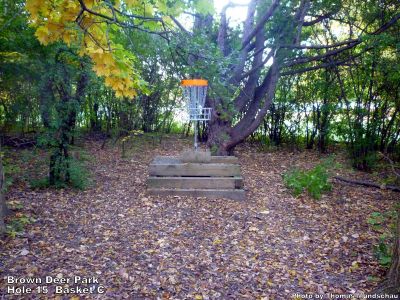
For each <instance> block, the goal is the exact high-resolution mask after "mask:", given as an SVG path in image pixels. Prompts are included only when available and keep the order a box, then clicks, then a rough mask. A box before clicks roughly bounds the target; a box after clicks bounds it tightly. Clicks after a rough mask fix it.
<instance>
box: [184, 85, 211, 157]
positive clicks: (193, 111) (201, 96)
mask: <svg viewBox="0 0 400 300" xmlns="http://www.w3.org/2000/svg"><path fill="white" fill-rule="evenodd" d="M181 86H182V89H183V96H184V98H185V100H186V104H187V111H188V114H189V121H194V149H195V150H197V148H198V145H197V122H198V121H208V120H210V119H211V108H210V107H204V104H205V101H206V95H207V86H208V82H207V80H204V79H185V80H182V81H181Z"/></svg>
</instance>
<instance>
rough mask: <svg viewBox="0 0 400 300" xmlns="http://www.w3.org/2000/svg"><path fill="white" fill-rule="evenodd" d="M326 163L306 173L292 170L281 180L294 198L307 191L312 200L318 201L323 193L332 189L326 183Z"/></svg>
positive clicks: (327, 177)
mask: <svg viewBox="0 0 400 300" xmlns="http://www.w3.org/2000/svg"><path fill="white" fill-rule="evenodd" d="M328 179H329V174H328V163H327V162H323V163H321V164H318V165H317V166H315V167H314V168H312V169H311V170H308V171H304V170H299V169H293V170H291V171H289V172H287V173H285V174H284V175H283V180H284V182H285V185H286V187H287V188H289V189H290V190H291V191H292V193H293V195H294V196H296V197H297V196H299V195H301V194H302V193H303V192H304V191H307V192H308V193H309V195H310V196H311V197H312V198H314V199H320V198H321V195H322V193H323V192H326V191H330V190H331V189H332V186H331V184H330V183H329V182H328Z"/></svg>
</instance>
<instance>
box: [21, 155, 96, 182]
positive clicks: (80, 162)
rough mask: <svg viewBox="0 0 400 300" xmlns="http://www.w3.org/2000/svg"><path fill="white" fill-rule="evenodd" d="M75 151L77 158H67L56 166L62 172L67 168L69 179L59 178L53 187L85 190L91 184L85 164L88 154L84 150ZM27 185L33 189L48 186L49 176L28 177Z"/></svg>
mask: <svg viewBox="0 0 400 300" xmlns="http://www.w3.org/2000/svg"><path fill="white" fill-rule="evenodd" d="M76 153H79V158H69V159H68V160H64V161H63V162H61V163H60V164H59V165H58V166H56V168H57V169H60V170H61V171H62V173H63V174H65V171H66V170H68V174H69V179H68V180H65V178H61V179H60V180H56V182H55V183H54V187H55V188H59V189H62V188H66V187H68V186H70V187H72V188H75V189H79V190H85V189H86V188H88V187H89V186H90V185H91V183H92V179H91V176H90V172H89V170H88V165H87V161H88V155H87V154H86V153H85V152H84V151H78V152H76ZM64 176H65V175H64ZM29 185H30V187H31V188H33V189H43V188H48V187H49V186H50V184H49V178H48V177H47V176H46V177H44V178H43V177H42V178H31V179H29Z"/></svg>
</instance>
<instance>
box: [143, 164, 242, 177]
mask: <svg viewBox="0 0 400 300" xmlns="http://www.w3.org/2000/svg"><path fill="white" fill-rule="evenodd" d="M149 174H150V176H208V177H235V176H240V166H239V165H237V164H225V163H204V164H202V163H175V164H174V163H152V164H150V166H149Z"/></svg>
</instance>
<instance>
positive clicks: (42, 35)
mask: <svg viewBox="0 0 400 300" xmlns="http://www.w3.org/2000/svg"><path fill="white" fill-rule="evenodd" d="M35 36H36V37H37V39H38V40H39V42H41V43H42V44H43V45H47V44H48V43H49V30H48V29H47V27H45V26H40V27H38V29H36V32H35Z"/></svg>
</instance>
